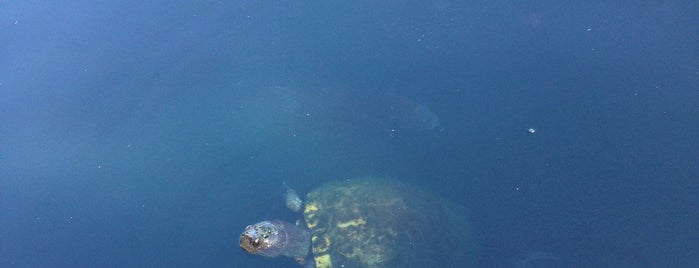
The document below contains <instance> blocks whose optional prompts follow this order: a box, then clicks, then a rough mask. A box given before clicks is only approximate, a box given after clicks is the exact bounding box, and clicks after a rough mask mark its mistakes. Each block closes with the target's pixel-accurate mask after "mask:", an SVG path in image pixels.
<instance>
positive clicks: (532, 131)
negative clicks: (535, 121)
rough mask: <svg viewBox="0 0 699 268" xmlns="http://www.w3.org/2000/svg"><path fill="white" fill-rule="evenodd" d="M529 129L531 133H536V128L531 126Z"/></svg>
mask: <svg viewBox="0 0 699 268" xmlns="http://www.w3.org/2000/svg"><path fill="white" fill-rule="evenodd" d="M527 131H528V132H529V134H534V133H536V129H534V128H529V129H527Z"/></svg>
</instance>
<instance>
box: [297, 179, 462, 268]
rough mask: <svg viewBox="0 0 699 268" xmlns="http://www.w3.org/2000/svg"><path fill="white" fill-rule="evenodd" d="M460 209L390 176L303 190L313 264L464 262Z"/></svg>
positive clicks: (328, 266) (323, 267)
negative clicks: (388, 177) (306, 192)
mask: <svg viewBox="0 0 699 268" xmlns="http://www.w3.org/2000/svg"><path fill="white" fill-rule="evenodd" d="M464 215H465V213H464V211H463V210H461V209H458V208H457V207H456V206H453V205H450V204H448V203H447V202H445V201H444V200H443V199H442V198H439V197H438V196H435V195H432V194H429V193H426V192H424V191H422V190H420V189H418V188H416V187H413V186H409V185H406V184H403V183H401V182H399V181H396V180H393V179H385V178H384V179H381V178H370V177H365V178H357V179H348V180H344V181H339V182H334V183H329V184H326V185H324V186H322V187H319V188H317V189H315V190H313V191H312V192H310V193H308V195H307V197H306V206H305V209H304V219H305V221H306V224H307V226H308V228H309V229H310V230H311V231H312V233H313V235H312V237H311V243H312V252H313V257H314V261H315V267H316V268H331V267H427V266H428V265H445V266H454V265H455V264H458V266H460V267H468V264H469V263H471V262H472V261H473V251H472V248H473V247H472V243H471V240H470V237H469V232H468V229H469V228H468V226H467V224H466V220H465V219H464Z"/></svg>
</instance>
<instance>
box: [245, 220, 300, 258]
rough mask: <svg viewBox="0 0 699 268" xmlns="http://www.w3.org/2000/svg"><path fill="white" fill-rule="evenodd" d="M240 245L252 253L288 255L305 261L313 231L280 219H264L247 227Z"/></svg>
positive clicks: (270, 255) (271, 255) (267, 255)
mask: <svg viewBox="0 0 699 268" xmlns="http://www.w3.org/2000/svg"><path fill="white" fill-rule="evenodd" d="M240 247H242V248H243V249H244V250H245V251H247V252H248V253H250V254H256V255H262V256H266V257H276V256H280V255H281V256H288V257H293V258H296V259H297V260H298V261H299V262H303V260H304V258H305V257H306V256H307V255H308V251H309V249H310V247H311V232H310V231H308V230H307V229H305V228H303V227H299V226H296V225H294V224H291V223H288V222H284V221H280V220H270V221H262V222H259V223H256V224H253V225H248V226H247V227H245V231H243V234H242V235H241V236H240Z"/></svg>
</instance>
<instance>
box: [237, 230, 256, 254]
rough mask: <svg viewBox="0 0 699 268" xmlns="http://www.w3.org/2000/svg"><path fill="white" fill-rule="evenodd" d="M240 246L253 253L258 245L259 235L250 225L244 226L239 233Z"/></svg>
mask: <svg viewBox="0 0 699 268" xmlns="http://www.w3.org/2000/svg"><path fill="white" fill-rule="evenodd" d="M240 247H241V248H243V249H244V250H245V251H247V252H248V253H255V252H256V251H258V250H259V247H260V237H259V236H258V235H257V232H256V231H255V228H253V227H252V225H248V227H245V231H244V232H243V234H242V235H240Z"/></svg>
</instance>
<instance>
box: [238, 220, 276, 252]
mask: <svg viewBox="0 0 699 268" xmlns="http://www.w3.org/2000/svg"><path fill="white" fill-rule="evenodd" d="M278 234H279V228H278V227H277V226H276V225H274V224H273V223H271V222H269V221H263V222H259V223H256V224H254V225H248V226H247V227H245V231H243V234H242V235H241V236H240V247H242V248H243V249H244V250H245V251H247V252H248V253H251V254H260V255H266V254H264V253H265V250H266V249H269V248H273V247H275V245H277V244H278V243H279V236H278Z"/></svg>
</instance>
